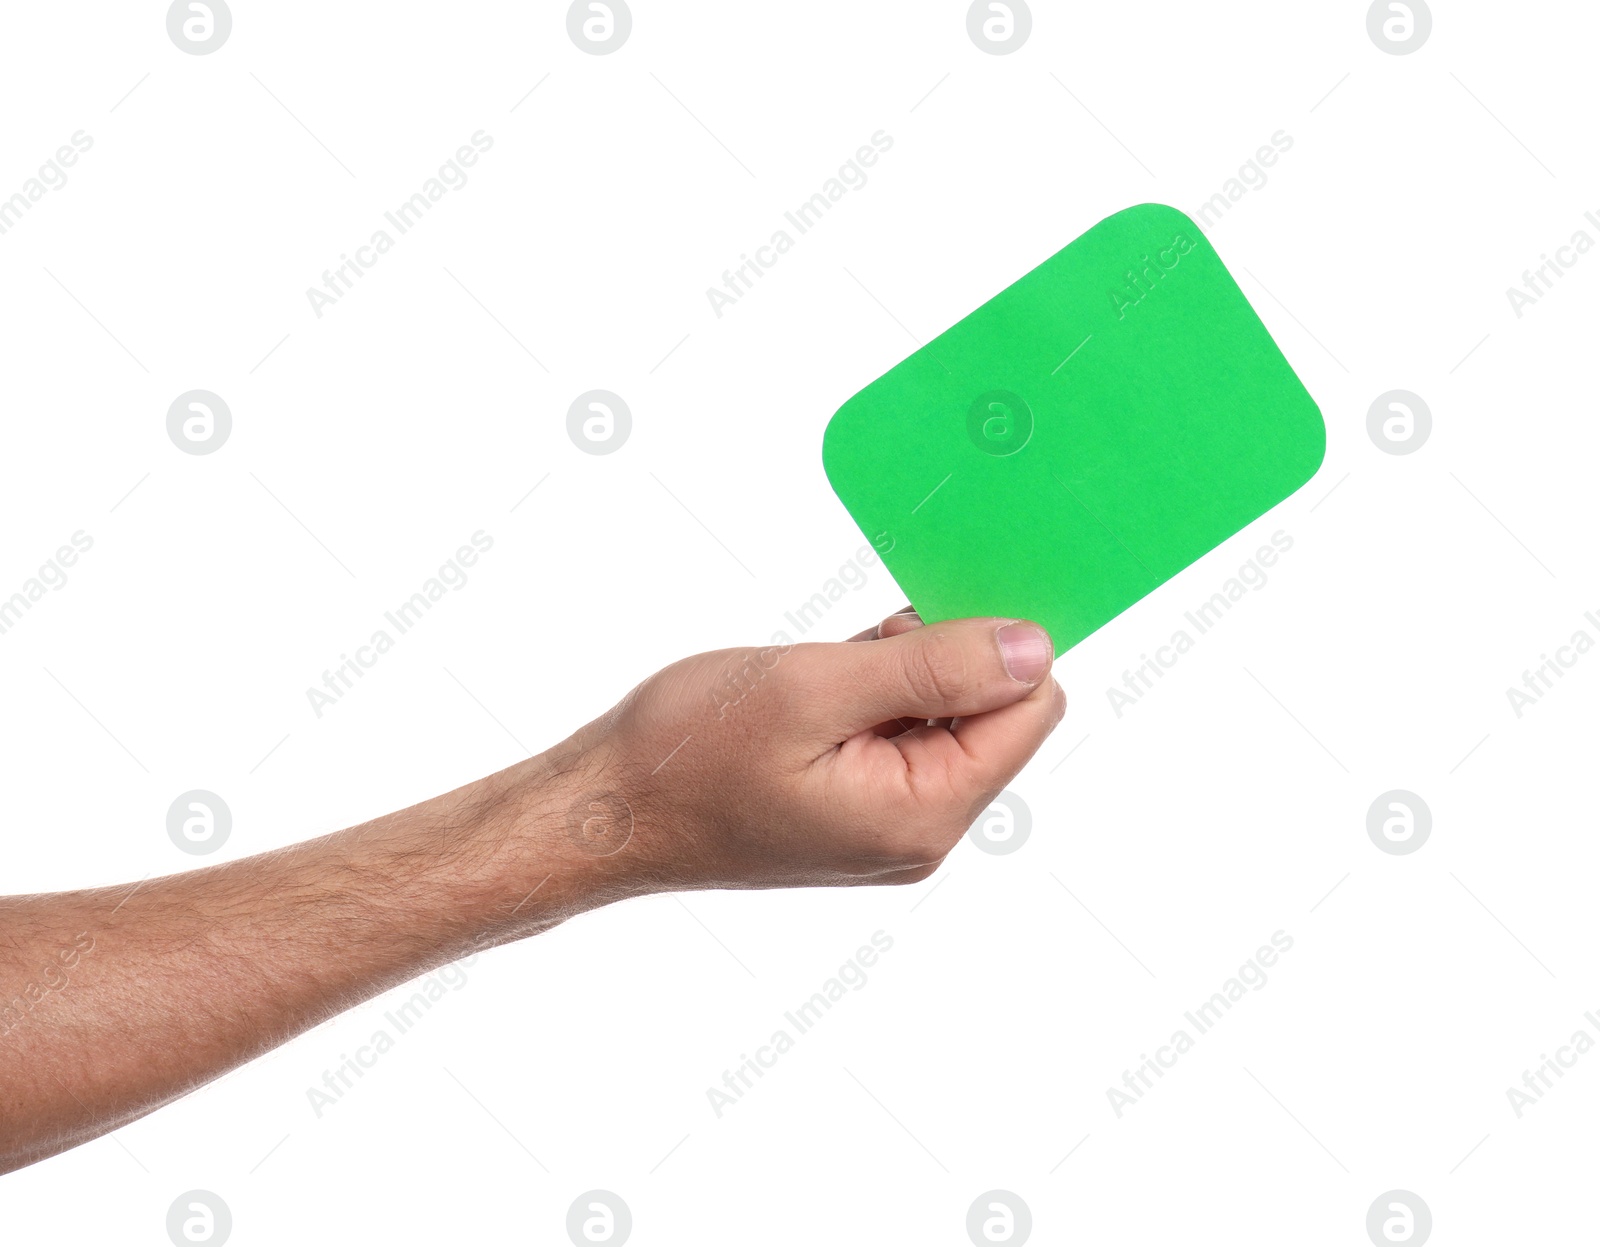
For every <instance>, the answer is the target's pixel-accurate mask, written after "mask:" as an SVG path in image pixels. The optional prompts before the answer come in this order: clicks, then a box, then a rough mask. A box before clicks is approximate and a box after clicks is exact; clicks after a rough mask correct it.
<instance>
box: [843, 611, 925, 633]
mask: <svg viewBox="0 0 1600 1247" xmlns="http://www.w3.org/2000/svg"><path fill="white" fill-rule="evenodd" d="M921 626H922V617H921V616H920V615H918V614H917V612H916V608H915V607H912V606H902V607H901V608H900V609H899V610H897V611H895V613H894V614H892V615H890V616H889V617H888V618H887V619H885V620H884V621H883V622H882V623H880V624H875V625H874V626H873V627H871V628H868V629H867V630H866V631H864V632H858V633H856V634H855V636H853V637H849V638H847V639H848V640H851V641H878V640H882V639H883V638H884V637H891V636H899V635H900V634H901V633H902V632H909V631H910V630H911V629H912V628H920V627H921Z"/></svg>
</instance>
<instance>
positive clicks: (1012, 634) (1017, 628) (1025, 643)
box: [994, 623, 1051, 684]
mask: <svg viewBox="0 0 1600 1247" xmlns="http://www.w3.org/2000/svg"><path fill="white" fill-rule="evenodd" d="M994 635H995V640H997V641H999V642H1000V661H1001V662H1003V663H1004V664H1005V668H1006V674H1007V675H1009V676H1010V677H1011V678H1012V679H1013V680H1016V681H1017V682H1018V683H1020V684H1037V683H1038V682H1039V677H1040V676H1042V675H1044V673H1045V672H1046V671H1048V670H1049V669H1050V658H1051V645H1050V637H1049V636H1048V635H1047V634H1046V632H1045V630H1044V629H1043V628H1040V627H1038V626H1037V625H1035V624H1030V623H1009V624H1007V625H1006V626H1005V627H1003V628H1001V629H1000V630H999V631H998V632H996V633H995V634H994Z"/></svg>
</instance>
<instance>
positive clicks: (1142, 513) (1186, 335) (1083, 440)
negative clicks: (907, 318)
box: [822, 204, 1326, 654]
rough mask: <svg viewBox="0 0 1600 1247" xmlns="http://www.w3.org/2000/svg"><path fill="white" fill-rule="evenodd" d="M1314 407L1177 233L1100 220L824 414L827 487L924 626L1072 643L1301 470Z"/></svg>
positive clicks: (1165, 211) (1317, 422) (1315, 437)
mask: <svg viewBox="0 0 1600 1247" xmlns="http://www.w3.org/2000/svg"><path fill="white" fill-rule="evenodd" d="M1325 444H1326V431H1325V429H1324V428H1323V423H1322V413H1321V412H1320V411H1318V409H1317V405H1316V403H1315V402H1314V401H1313V400H1312V398H1311V395H1310V394H1308V393H1307V392H1306V388H1305V386H1304V385H1302V384H1301V383H1300V379H1299V378H1298V377H1297V376H1295V374H1294V370H1293V369H1291V368H1290V367H1289V363H1288V361H1287V360H1285V359H1284V357H1283V352H1281V351H1280V350H1279V349H1278V347H1277V344H1276V343H1274V342H1273V340H1272V337H1271V335H1269V334H1268V333H1267V330H1266V327H1265V326H1264V325H1263V324H1262V323H1261V319H1260V317H1258V316H1257V315H1256V314H1255V311H1254V309H1252V308H1251V306H1250V304H1249V302H1248V301H1247V300H1246V299H1245V297H1244V294H1243V292H1241V291H1240V289H1239V287H1238V284H1237V283H1236V282H1235V281H1234V280H1233V278H1232V276H1230V275H1229V273H1228V270H1227V269H1226V268H1224V267H1223V265H1222V261H1221V260H1220V259H1219V258H1218V257H1217V253H1216V252H1215V251H1214V250H1213V249H1212V247H1211V244H1210V243H1208V242H1207V241H1206V239H1205V237H1204V235H1202V234H1201V233H1200V231H1199V230H1198V229H1197V228H1196V227H1195V224H1194V222H1193V221H1191V220H1190V219H1189V218H1188V217H1186V216H1184V215H1183V213H1181V212H1179V211H1177V210H1176V209H1174V208H1169V207H1166V206H1165V205H1162V204H1141V205H1140V206H1138V207H1135V208H1128V209H1126V210H1125V211H1123V212H1119V213H1117V214H1116V215H1115V216H1111V217H1107V218H1106V219H1105V220H1104V221H1101V222H1100V224H1098V225H1096V226H1095V227H1094V228H1093V229H1091V230H1089V231H1088V232H1087V233H1085V234H1084V235H1083V236H1082V237H1081V238H1078V239H1077V240H1076V241H1074V242H1072V243H1070V244H1068V245H1067V246H1066V247H1064V248H1062V249H1061V250H1060V251H1058V252H1056V254H1055V255H1053V256H1051V257H1050V258H1049V259H1048V260H1046V261H1045V262H1044V263H1043V264H1041V265H1039V267H1038V268H1036V269H1034V270H1033V271H1032V272H1031V273H1029V274H1028V275H1027V276H1025V277H1023V278H1022V279H1021V280H1020V281H1017V282H1015V283H1014V284H1012V285H1011V286H1008V287H1007V288H1006V289H1005V290H1003V291H1001V292H1000V293H999V294H998V295H996V296H995V297H994V298H992V299H990V300H989V302H987V303H985V304H984V305H983V306H982V307H980V308H979V309H978V310H977V311H975V312H973V313H972V314H971V315H970V316H968V317H966V319H964V320H962V321H961V322H960V323H959V324H956V325H954V326H952V327H951V328H949V329H947V330H945V332H943V333H942V334H940V335H939V336H938V337H937V338H935V339H934V340H933V341H932V342H929V343H928V344H927V345H926V346H924V347H922V348H921V349H920V350H918V351H916V352H915V353H913V354H912V355H910V356H909V357H907V358H906V359H904V360H902V361H901V362H900V363H898V364H896V365H895V366H894V367H893V368H891V369H889V371H888V372H886V373H884V374H883V376H881V377H879V378H878V379H877V380H876V381H874V382H872V384H870V385H868V386H867V387H866V388H865V389H863V390H862V391H861V392H860V393H859V394H857V395H855V397H853V398H851V399H850V400H849V401H848V402H847V403H845V404H844V406H843V407H841V408H839V410H838V412H836V413H835V414H834V417H833V419H832V420H831V421H830V422H829V424H828V430H827V433H826V435H825V436H824V438H823V447H822V460H823V466H824V468H825V469H826V470H827V473H828V480H829V481H830V482H831V483H832V485H833V488H834V491H835V492H836V493H837V494H838V495H839V497H840V499H841V500H842V501H843V502H844V505H845V507H846V509H847V510H848V511H849V512H850V514H851V516H852V517H853V518H854V519H855V521H856V523H857V524H859V525H860V526H861V530H862V532H864V533H865V534H866V535H867V538H868V540H870V541H871V542H872V543H873V545H874V546H875V547H876V548H877V550H878V553H879V554H880V555H881V556H882V558H883V561H884V564H885V565H886V566H887V567H888V568H889V570H890V572H891V573H893V575H894V577H895V579H896V580H897V581H899V582H900V587H901V588H902V589H904V590H905V591H906V593H907V595H908V596H909V597H910V599H911V603H912V605H913V606H915V607H916V608H917V609H918V611H920V612H921V614H922V617H923V618H924V619H927V620H929V621H934V620H939V619H952V618H959V617H963V616H975V615H1004V616H1013V617H1018V618H1027V619H1033V620H1036V621H1038V622H1039V623H1041V624H1043V625H1044V626H1045V627H1046V628H1047V629H1049V631H1050V635H1051V636H1052V637H1053V638H1054V640H1055V644H1056V652H1057V653H1058V654H1059V653H1061V652H1062V651H1064V650H1066V649H1069V648H1071V647H1072V646H1074V645H1076V644H1077V643H1078V642H1079V641H1081V640H1083V638H1084V637H1086V636H1088V635H1089V634H1090V633H1091V632H1093V631H1095V629H1097V628H1099V627H1100V626H1101V625H1102V624H1104V623H1106V622H1108V621H1109V620H1111V619H1113V618H1115V617H1116V616H1117V615H1119V614H1121V613H1122V612H1123V611H1125V610H1127V608H1128V607H1130V606H1132V605H1133V604H1134V603H1135V602H1137V601H1138V600H1139V599H1140V598H1142V597H1144V596H1145V594H1147V593H1149V592H1150V591H1151V590H1152V589H1154V588H1156V587H1157V586H1158V585H1160V584H1162V583H1164V582H1165V581H1167V580H1169V579H1170V578H1171V577H1173V576H1175V575H1177V574H1178V573H1179V572H1180V571H1182V570H1183V569H1184V568H1185V567H1187V566H1189V564H1191V563H1193V562H1194V561H1195V560H1196V559H1198V558H1200V556H1201V555H1203V554H1205V553H1206V552H1207V551H1208V550H1211V549H1214V548H1215V547H1216V546H1217V545H1219V544H1220V543H1221V542H1223V541H1225V540H1227V538H1229V537H1231V536H1232V535H1233V534H1234V533H1236V532H1238V531H1239V530H1240V529H1241V528H1243V527H1244V526H1245V525H1247V524H1249V523H1250V522H1251V521H1252V520H1255V519H1257V518H1258V517H1259V516H1261V515H1262V514H1264V513H1265V512H1266V511H1268V510H1270V509H1271V508H1272V507H1274V506H1276V505H1277V504H1278V503H1279V502H1282V501H1283V500H1284V499H1285V498H1287V497H1288V496H1289V495H1290V494H1292V493H1293V492H1294V491H1295V490H1297V489H1299V488H1300V486H1302V485H1304V484H1305V483H1306V482H1307V481H1308V480H1310V479H1311V477H1312V476H1313V475H1314V474H1315V473H1316V470H1317V468H1318V466H1319V465H1320V464H1321V463H1322V454H1323V449H1324V447H1325Z"/></svg>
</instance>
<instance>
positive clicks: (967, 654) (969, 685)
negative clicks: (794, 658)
mask: <svg viewBox="0 0 1600 1247" xmlns="http://www.w3.org/2000/svg"><path fill="white" fill-rule="evenodd" d="M798 656H799V657H801V659H802V661H801V662H799V663H797V664H794V665H793V666H792V667H791V668H790V670H791V672H792V673H793V675H794V677H795V678H798V679H800V680H802V681H803V682H804V683H805V685H806V686H807V688H808V689H810V690H819V689H820V690H821V692H822V694H823V696H822V697H821V698H818V697H817V696H816V695H815V692H813V693H812V695H811V696H810V697H808V698H807V701H809V702H810V703H811V704H812V705H814V706H818V707H819V710H818V711H817V712H815V713H814V714H810V715H808V716H807V717H808V718H812V719H813V720H814V722H815V725H816V726H817V728H818V729H819V730H822V731H825V732H826V733H827V734H828V735H830V736H833V737H834V738H835V739H839V740H842V739H844V738H845V737H847V736H850V735H853V734H854V733H856V732H859V731H862V730H865V729H867V728H870V727H872V726H873V725H875V724H879V723H886V722H888V721H890V720H893V719H922V720H928V719H941V718H955V717H965V716H968V715H977V714H982V713H984V712H985V711H989V710H998V709H1000V708H1001V707H1002V706H1009V705H1011V704H1012V703H1013V702H1018V701H1021V700H1022V699H1023V698H1024V697H1026V696H1028V694H1030V693H1031V692H1033V690H1034V689H1036V688H1037V687H1038V686H1039V685H1040V684H1041V683H1042V682H1043V681H1044V679H1045V678H1046V676H1048V674H1049V671H1050V662H1051V644H1050V638H1049V636H1048V635H1047V634H1046V633H1045V631H1044V629H1043V628H1041V627H1039V626H1038V625H1037V624H1034V623H1028V622H1026V621H1018V620H1012V619H955V620H949V621H947V622H944V623H937V624H928V625H925V626H923V627H920V628H912V629H911V630H910V631H907V632H903V633H901V634H900V635H898V636H893V637H889V638H887V639H884V640H879V641H877V642H875V643H873V644H871V645H821V646H816V647H812V648H809V649H807V650H805V651H802V653H801V654H800V655H798Z"/></svg>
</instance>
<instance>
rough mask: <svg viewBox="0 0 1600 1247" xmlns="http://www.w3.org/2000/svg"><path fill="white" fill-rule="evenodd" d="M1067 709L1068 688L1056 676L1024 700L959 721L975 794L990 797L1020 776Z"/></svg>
mask: <svg viewBox="0 0 1600 1247" xmlns="http://www.w3.org/2000/svg"><path fill="white" fill-rule="evenodd" d="M1066 713H1067V694H1066V692H1065V690H1063V689H1062V687H1061V685H1059V684H1057V683H1056V681H1055V680H1054V679H1053V678H1052V679H1048V680H1046V681H1044V683H1042V684H1040V685H1039V687H1038V688H1036V689H1034V690H1033V692H1032V693H1030V694H1028V696H1026V697H1024V698H1023V699H1022V700H1021V701H1019V702H1013V703H1012V704H1011V705H1009V706H1002V707H1001V708H1000V709H998V710H990V711H989V712H987V713H986V714H978V715H973V716H971V717H970V718H965V719H962V720H961V721H960V722H959V723H957V724H956V725H955V728H954V729H953V730H952V731H951V733H950V734H951V735H952V736H953V737H955V741H956V744H958V745H959V746H961V752H962V755H963V760H964V766H963V775H964V777H965V778H966V780H967V781H968V782H969V783H971V784H972V785H974V790H973V791H974V796H975V798H982V799H984V800H988V799H989V798H990V797H993V795H994V794H995V793H997V792H999V791H1000V789H1002V788H1004V787H1005V786H1006V785H1007V784H1009V783H1010V782H1011V781H1012V780H1013V779H1015V778H1016V777H1017V772H1018V771H1020V770H1021V769H1022V768H1023V767H1024V766H1026V765H1027V764H1028V760H1029V759H1030V758H1032V757H1033V755H1034V754H1035V753H1037V752H1038V751H1039V746H1040V745H1042V744H1044V742H1045V738H1046V737H1048V736H1049V735H1050V733H1051V732H1053V731H1055V729H1056V726H1057V724H1059V723H1060V722H1061V720H1062V718H1063V717H1064V716H1065V715H1066Z"/></svg>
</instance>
